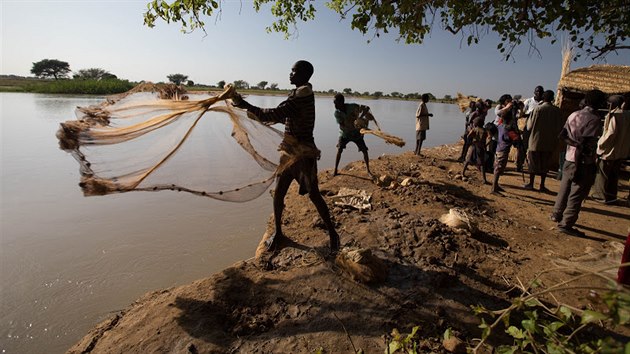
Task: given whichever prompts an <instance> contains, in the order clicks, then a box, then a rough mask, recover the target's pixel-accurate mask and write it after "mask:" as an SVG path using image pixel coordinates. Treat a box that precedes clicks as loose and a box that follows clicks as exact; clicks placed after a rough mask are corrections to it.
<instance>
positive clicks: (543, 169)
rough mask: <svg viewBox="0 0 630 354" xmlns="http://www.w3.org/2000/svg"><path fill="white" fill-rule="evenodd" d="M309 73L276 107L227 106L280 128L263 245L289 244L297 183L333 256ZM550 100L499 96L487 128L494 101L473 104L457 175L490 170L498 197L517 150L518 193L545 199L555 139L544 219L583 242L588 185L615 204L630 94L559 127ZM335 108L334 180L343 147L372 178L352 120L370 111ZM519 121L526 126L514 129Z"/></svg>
mask: <svg viewBox="0 0 630 354" xmlns="http://www.w3.org/2000/svg"><path fill="white" fill-rule="evenodd" d="M313 71H314V70H313V66H312V65H311V64H310V63H309V62H307V61H304V60H300V61H298V62H296V63H295V64H294V65H293V67H292V70H291V74H290V75H289V79H290V82H291V83H292V84H294V85H295V86H296V88H295V89H294V90H293V91H292V92H291V93H290V95H289V97H288V99H287V100H285V101H284V102H282V103H280V105H278V106H277V107H276V108H259V107H255V106H253V105H251V104H249V103H248V102H246V101H245V100H243V99H242V97H240V96H239V95H236V96H235V97H234V98H233V99H232V101H233V105H234V106H236V107H240V108H243V109H246V110H247V111H249V112H250V113H252V114H253V115H254V116H256V117H257V118H258V120H260V121H262V122H269V123H282V124H284V125H285V132H284V139H283V141H282V143H281V145H280V148H279V149H280V151H281V152H282V155H281V156H282V157H281V161H280V167H279V169H278V171H277V182H276V190H275V193H274V194H273V207H274V226H275V227H274V232H273V233H272V234H270V235H269V237H268V238H267V239H266V240H265V245H266V248H267V250H269V249H273V248H274V247H276V246H278V245H280V244H282V243H283V242H287V241H289V240H288V239H287V238H286V236H284V234H283V233H282V227H281V226H282V213H283V210H284V197H285V196H286V193H287V190H288V188H289V185H290V184H291V182H292V181H293V180H296V181H297V182H298V183H299V186H300V189H299V191H300V194H306V193H308V195H309V198H310V200H311V201H312V202H313V204H314V205H315V207H316V209H317V211H318V213H319V215H320V217H321V218H322V220H323V221H324V224H325V225H326V228H327V231H328V234H329V237H330V249H331V251H332V252H333V253H334V252H337V251H338V250H339V247H340V239H339V235H338V234H337V232H336V230H335V227H334V224H333V222H332V220H331V217H330V212H329V209H328V206H327V205H326V202H325V201H324V200H323V198H322V196H321V194H320V192H319V187H318V179H317V159H318V158H319V156H320V151H319V150H318V149H317V147H316V146H315V140H314V137H313V129H314V126H315V97H314V93H313V91H312V88H311V84H310V83H309V79H310V78H311V75H312V74H313ZM553 101H554V93H553V91H550V90H547V91H545V90H544V89H543V87H541V86H538V87H536V88H535V90H534V96H533V97H531V98H528V99H527V100H525V102H521V101H520V100H518V99H513V98H512V96H510V95H507V94H506V95H503V96H501V97H500V99H499V102H498V104H497V105H496V107H495V110H494V112H495V115H496V117H495V119H494V121H492V122H487V123H486V116H487V114H488V110H489V109H490V108H491V107H492V101H490V100H485V101H484V100H477V101H475V102H471V103H470V106H469V109H468V111H467V112H466V131H465V134H464V136H463V138H464V146H463V149H462V154H461V156H460V160H461V161H462V162H464V169H463V172H462V175H465V173H466V169H467V167H468V166H469V165H470V164H472V163H474V164H476V165H477V166H478V167H479V170H480V171H481V173H482V175H483V180H484V183H488V182H487V180H486V176H485V174H486V171H489V170H492V171H493V175H494V176H493V181H492V191H491V192H492V193H493V194H497V195H502V192H505V190H504V189H503V188H502V187H501V186H500V185H499V179H500V177H501V175H502V174H503V173H504V172H505V168H506V165H507V162H508V155H509V152H510V149H511V148H512V147H513V146H514V147H516V148H517V149H518V156H517V158H516V165H517V166H516V167H517V171H523V165H524V162H525V160H527V161H528V173H529V182H528V183H526V184H525V185H524V186H523V188H525V189H528V190H533V189H534V181H535V176H540V187H539V190H540V191H541V192H545V193H549V191H548V189H547V188H546V187H545V179H546V176H547V174H548V172H549V168H548V166H549V163H550V160H551V158H552V155H553V152H554V151H555V150H556V147H557V145H558V141H559V140H561V141H563V142H564V143H565V144H566V151H565V152H564V154H563V155H562V156H563V157H564V159H563V160H564V161H563V163H562V166H561V169H562V170H561V171H562V173H561V176H562V180H561V183H560V190H559V192H558V195H557V198H556V202H555V205H554V208H553V211H552V213H551V216H550V217H551V219H552V220H554V221H556V222H558V229H559V230H560V231H561V232H564V233H567V234H573V235H582V232H581V231H579V230H577V229H575V227H574V226H575V222H576V221H577V218H578V213H579V211H580V207H581V204H582V202H583V201H584V199H585V198H586V197H587V196H588V193H589V191H590V190H591V186H592V185H593V183H595V188H594V189H593V193H594V194H593V197H596V198H601V199H602V201H603V202H605V203H613V202H614V201H615V200H616V198H617V184H618V178H619V177H618V176H619V168H620V165H621V162H622V160H624V159H627V158H628V157H629V156H630V139H629V137H630V95H628V96H626V97H621V96H611V97H609V98H608V104H609V105H608V110H606V109H605V108H606V102H607V97H606V95H605V94H604V93H603V92H601V91H599V90H592V91H589V92H587V93H586V95H585V97H584V100H583V102H582V108H581V109H580V110H578V111H576V112H573V113H572V114H571V115H570V116H569V117H568V119H567V120H566V122H563V118H562V115H561V112H560V109H559V108H558V107H556V106H555V105H554V104H553ZM428 102H429V95H428V94H424V95H422V98H421V102H420V104H419V106H418V109H417V111H416V147H415V150H414V153H415V154H416V155H420V153H421V149H422V143H423V142H424V140H426V131H427V130H428V129H429V117H432V116H433V114H431V113H429V111H428V108H427V103H428ZM624 102H625V104H624ZM333 103H334V106H335V114H334V116H335V119H336V121H337V123H338V124H339V127H340V136H339V142H338V144H337V156H336V160H335V169H334V172H333V175H337V174H338V165H339V160H340V158H341V154H342V152H343V150H344V149H345V148H346V146H347V144H348V143H349V142H353V143H355V144H356V145H357V147H358V149H359V151H361V152H362V153H363V158H364V160H365V165H366V168H367V172H368V174H369V175H370V176H371V177H373V175H372V172H371V171H370V165H369V156H368V148H367V146H366V144H365V141H364V138H363V134H362V133H361V131H360V128H361V126H359V125H357V122H360V121H361V120H360V119H358V118H360V117H366V116H367V117H368V118H367V119H369V116H370V115H368V114H366V113H368V112H369V107H367V106H364V105H359V104H354V103H346V102H345V99H344V96H343V95H342V94H337V95H335V97H334V101H333ZM602 111H607V112H608V114H606V115H605V119H604V121H603V124H602V119H601V118H600V116H603V114H601V113H600V112H602ZM519 118H523V119H524V121H525V122H524V124H521V126H520V127H519V124H518V120H519ZM521 123H523V122H522V121H521ZM561 160H562V159H561ZM629 197H630V196H629Z"/></svg>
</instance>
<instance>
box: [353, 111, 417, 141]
mask: <svg viewBox="0 0 630 354" xmlns="http://www.w3.org/2000/svg"><path fill="white" fill-rule="evenodd" d="M370 122H374V124H375V125H376V129H369V128H368V125H369V123H370ZM354 126H355V127H356V128H358V129H359V131H360V132H361V134H363V135H365V134H372V135H374V136H376V137H378V138H381V139H383V140H385V142H386V143H387V144H394V145H396V146H399V147H403V146H405V141H404V140H403V139H401V138H399V137H397V136H394V135H391V134H389V133H386V132H384V131H382V130H381V126H380V125H379V124H378V122H377V121H376V118H374V115H373V114H372V112H371V111H370V109H369V108H368V109H366V110H364V111H363V112H361V115H360V116H359V117H357V118H356V119H355V121H354Z"/></svg>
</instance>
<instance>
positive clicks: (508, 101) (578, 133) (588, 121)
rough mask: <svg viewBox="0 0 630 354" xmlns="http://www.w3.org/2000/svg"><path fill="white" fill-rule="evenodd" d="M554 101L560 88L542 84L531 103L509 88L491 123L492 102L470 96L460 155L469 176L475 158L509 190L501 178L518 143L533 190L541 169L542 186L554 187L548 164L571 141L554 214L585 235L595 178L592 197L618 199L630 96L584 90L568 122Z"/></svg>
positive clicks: (629, 145)
mask: <svg viewBox="0 0 630 354" xmlns="http://www.w3.org/2000/svg"><path fill="white" fill-rule="evenodd" d="M553 102H554V93H553V91H550V90H547V91H545V90H544V89H543V87H542V86H537V87H536V88H535V90H534V96H533V97H531V98H528V99H527V100H525V101H524V102H520V101H519V100H516V99H513V98H512V97H511V96H510V95H507V94H506V95H503V96H501V97H500V98H499V102H498V104H497V105H496V107H495V115H496V117H495V119H494V121H493V122H489V123H485V118H486V115H487V112H488V109H489V108H490V107H491V105H489V104H488V103H487V101H482V100H477V101H476V102H471V103H470V106H469V109H468V110H467V112H466V131H465V134H464V136H463V138H464V146H463V148H462V153H461V155H460V161H462V162H464V168H463V172H462V175H463V176H465V173H466V169H467V167H468V166H469V165H470V164H472V163H475V164H476V165H477V166H478V168H479V170H480V171H481V173H482V175H483V181H484V183H488V182H487V180H486V176H485V173H486V171H488V170H490V169H493V172H494V178H493V182H492V190H491V193H492V194H496V195H502V192H505V190H504V189H503V188H502V187H501V186H500V185H499V178H500V176H501V175H502V174H504V172H505V168H506V165H507V162H508V155H509V153H510V150H511V148H512V147H515V148H516V149H517V152H518V153H517V156H516V159H515V163H516V171H517V172H523V171H524V170H523V165H524V163H525V161H527V166H528V168H527V170H528V171H527V172H528V174H529V181H528V182H527V183H525V184H524V185H523V188H524V189H527V190H534V182H535V178H536V176H540V187H539V190H540V191H541V192H543V193H550V192H549V190H548V189H547V188H546V187H545V180H546V177H547V174H548V173H549V165H550V163H551V162H552V156H553V154H554V151H556V152H557V151H558V148H559V142H562V143H564V144H565V145H566V149H565V150H564V151H561V153H560V159H559V161H558V163H559V165H560V169H559V170H558V171H559V173H558V176H559V177H560V178H559V179H561V182H560V189H559V191H558V195H557V197H556V201H555V205H554V207H553V211H552V213H551V215H550V218H551V220H553V221H555V222H557V223H558V230H560V231H561V232H563V233H567V234H571V235H579V236H583V232H582V231H580V230H578V229H576V228H575V223H576V221H577V219H578V214H579V212H580V208H581V205H582V202H583V201H584V200H585V199H586V198H587V197H588V196H589V192H590V191H591V187H593V184H595V186H594V187H593V188H592V194H591V197H592V198H594V199H595V200H599V201H601V202H603V203H606V204H612V203H615V202H616V201H617V188H618V183H619V172H620V168H621V164H622V161H623V160H625V159H627V158H628V157H630V95H626V96H625V97H624V96H620V95H612V96H610V97H608V98H607V97H606V94H604V93H603V92H602V91H599V90H591V91H589V92H587V93H586V94H585V96H584V99H583V100H582V102H581V108H580V109H579V110H577V111H576V112H573V113H572V114H571V115H570V116H569V117H568V119H567V120H566V121H564V120H563V116H562V113H561V111H560V108H558V107H557V106H555V105H554V103H553ZM607 103H608V104H607ZM602 118H604V119H603V120H602ZM519 121H520V124H519ZM489 162H490V163H489ZM523 173H524V172H523ZM628 198H630V195H629V196H628Z"/></svg>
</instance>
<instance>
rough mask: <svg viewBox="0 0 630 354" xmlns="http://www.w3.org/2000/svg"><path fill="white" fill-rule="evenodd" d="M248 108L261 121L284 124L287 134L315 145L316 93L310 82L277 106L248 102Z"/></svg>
mask: <svg viewBox="0 0 630 354" xmlns="http://www.w3.org/2000/svg"><path fill="white" fill-rule="evenodd" d="M246 109H247V110H248V111H249V112H250V113H252V114H253V115H255V116H256V117H257V118H258V119H259V120H260V121H261V122H271V123H282V124H284V133H285V135H289V136H292V137H294V138H296V139H297V140H298V142H300V143H309V144H312V145H313V146H314V145H315V139H314V138H313V129H314V128H315V95H314V94H313V90H312V89H311V87H310V85H309V84H307V85H304V86H300V87H297V88H296V89H294V90H293V91H291V92H290V93H289V98H287V100H285V101H283V102H282V103H280V104H279V105H278V107H276V108H259V107H256V106H252V105H251V104H249V103H248V104H247V107H246Z"/></svg>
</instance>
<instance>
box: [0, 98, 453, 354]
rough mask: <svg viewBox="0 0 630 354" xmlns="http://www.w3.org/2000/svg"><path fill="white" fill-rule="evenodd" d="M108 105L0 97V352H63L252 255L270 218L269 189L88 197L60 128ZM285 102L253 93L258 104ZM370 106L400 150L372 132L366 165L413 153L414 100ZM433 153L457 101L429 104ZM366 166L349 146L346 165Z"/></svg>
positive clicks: (323, 142) (325, 112)
mask: <svg viewBox="0 0 630 354" xmlns="http://www.w3.org/2000/svg"><path fill="white" fill-rule="evenodd" d="M101 100H102V97H94V96H64V95H44V94H26V93H0V114H1V115H0V133H1V135H0V136H1V142H0V143H1V150H0V159H1V172H0V178H1V179H0V184H1V189H0V287H1V288H0V352H1V353H62V352H64V351H65V350H66V349H68V348H69V347H70V346H71V345H72V344H74V343H75V342H76V341H77V340H78V339H80V338H81V337H82V336H83V335H85V334H86V333H87V331H88V330H89V329H90V328H92V327H93V326H94V325H95V324H97V323H98V322H100V321H101V320H103V319H105V318H106V317H108V316H109V315H110V314H111V313H112V312H115V311H117V310H120V309H123V308H124V307H126V306H127V305H129V304H130V303H132V302H133V301H134V300H135V299H136V298H138V297H139V296H141V295H142V294H144V293H146V292H148V291H152V290H158V289H163V288H168V287H172V286H177V285H182V284H186V283H189V282H191V281H193V280H195V279H200V278H204V277H207V276H209V275H211V274H212V273H215V272H217V271H219V270H221V269H223V268H225V267H227V266H229V265H231V264H233V263H235V262H237V261H239V260H243V259H248V258H250V257H252V256H253V254H254V250H255V248H256V246H257V244H258V241H259V239H260V236H262V233H263V232H264V230H265V226H266V223H267V220H268V219H269V217H270V215H271V213H272V207H271V198H270V197H269V194H268V193H265V194H264V195H263V196H261V197H259V198H258V199H256V200H253V201H251V202H247V203H229V202H220V201H215V200H212V199H209V198H201V197H196V196H193V195H189V194H186V193H177V192H171V191H164V192H158V193H127V194H119V195H109V196H105V197H89V198H86V197H83V194H82V192H81V190H80V188H79V187H78V185H77V183H78V181H79V171H78V164H77V163H76V162H75V161H74V159H73V158H72V157H71V156H70V155H69V154H67V153H66V152H64V151H62V150H60V149H59V148H58V145H57V138H56V137H55V132H56V131H57V129H58V127H59V123H60V122H63V121H66V120H71V119H74V110H75V107H77V106H86V105H90V104H95V103H98V102H100V101H101ZM282 100H284V97H275V96H249V97H248V101H249V102H251V103H252V104H255V105H258V106H261V107H275V106H276V105H277V104H278V103H280V102H281V101H282ZM348 102H356V103H360V104H366V105H369V106H370V107H371V109H372V112H373V114H374V116H375V117H376V118H377V120H378V121H379V124H380V125H381V127H382V128H383V130H385V131H387V132H388V133H391V134H393V135H396V136H399V137H401V138H403V139H404V140H405V141H406V142H407V145H406V146H405V147H404V148H402V149H401V148H398V147H396V146H393V145H387V144H385V143H384V142H383V141H382V140H380V139H379V138H376V137H374V136H366V143H367V145H368V147H369V149H370V157H371V158H375V157H378V156H379V155H381V154H397V153H400V152H403V151H408V150H411V149H413V148H414V144H415V119H414V117H415V111H416V108H417V106H418V102H417V101H396V100H385V99H381V100H362V99H357V100H352V99H351V98H349V99H348ZM428 108H429V111H430V112H432V113H433V114H434V117H433V118H431V129H430V130H429V132H428V139H427V141H426V142H425V145H426V147H430V146H436V145H441V144H448V143H452V142H455V141H456V140H457V139H458V136H459V134H460V133H461V131H462V127H463V115H462V113H461V112H460V111H459V109H458V107H457V106H456V105H447V104H440V103H429V105H428ZM316 111H317V117H318V118H317V121H316V127H315V139H316V143H317V145H318V147H319V148H320V149H321V150H322V159H321V160H320V162H319V168H320V170H322V169H330V168H332V167H333V165H334V159H335V153H336V148H335V145H336V142H337V137H338V127H337V125H336V123H335V120H334V118H333V111H334V107H333V104H332V97H323V98H317V100H316ZM356 160H362V155H361V153H359V152H357V150H356V147H355V146H354V144H352V143H351V144H350V145H349V146H348V148H347V149H346V150H345V151H344V153H343V156H342V160H341V164H340V168H341V167H343V166H344V165H346V164H347V163H349V162H351V161H356Z"/></svg>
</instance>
